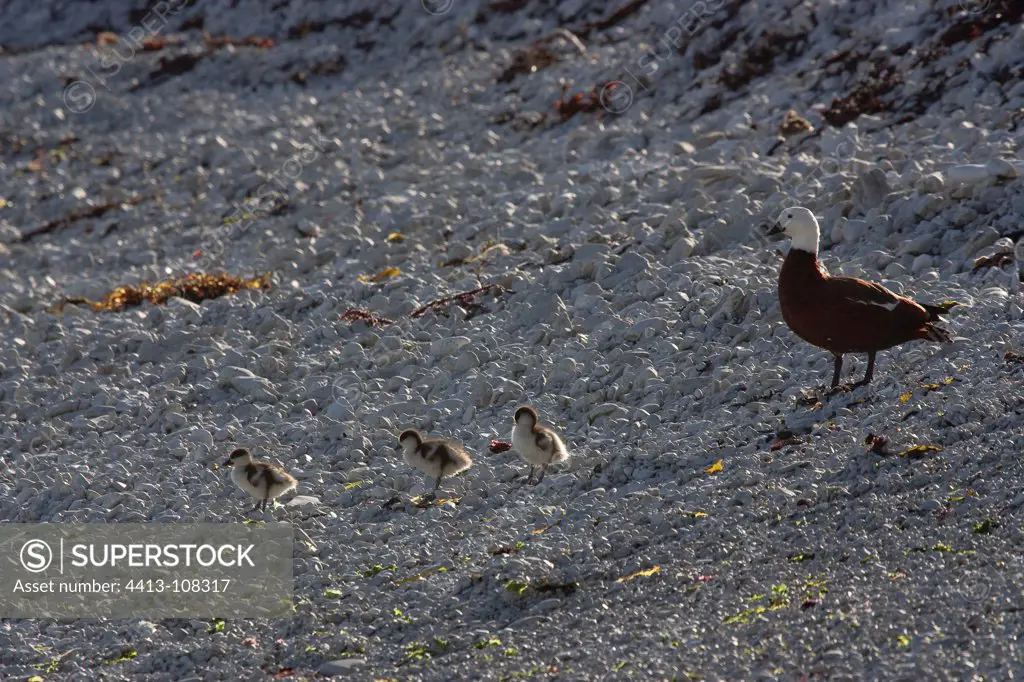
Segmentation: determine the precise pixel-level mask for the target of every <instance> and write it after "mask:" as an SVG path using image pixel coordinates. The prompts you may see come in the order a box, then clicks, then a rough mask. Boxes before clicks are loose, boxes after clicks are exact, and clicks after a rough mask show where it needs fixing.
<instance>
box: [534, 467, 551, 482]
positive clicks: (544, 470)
mask: <svg viewBox="0 0 1024 682" xmlns="http://www.w3.org/2000/svg"><path fill="white" fill-rule="evenodd" d="M547 472H548V465H547V464H542V465H541V466H540V478H538V479H537V482H536V483H534V485H540V482H541V481H543V480H544V474H546V473H547Z"/></svg>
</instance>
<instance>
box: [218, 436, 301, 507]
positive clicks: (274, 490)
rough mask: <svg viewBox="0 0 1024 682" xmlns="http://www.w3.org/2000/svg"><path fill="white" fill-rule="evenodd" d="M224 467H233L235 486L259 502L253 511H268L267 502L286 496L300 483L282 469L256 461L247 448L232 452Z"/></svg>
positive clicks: (232, 474)
mask: <svg viewBox="0 0 1024 682" xmlns="http://www.w3.org/2000/svg"><path fill="white" fill-rule="evenodd" d="M224 466H226V467H231V480H232V481H234V482H235V485H237V486H238V487H239V488H241V489H242V490H244V491H245V492H247V493H249V494H250V495H252V496H253V497H255V498H257V499H258V500H259V502H257V503H256V506H255V507H253V508H252V511H256V510H257V509H262V510H266V508H267V500H272V499H274V498H276V497H280V496H281V495H284V494H285V493H286V492H288V491H289V490H291V489H292V488H294V487H295V486H296V485H298V483H299V482H298V481H296V480H295V477H294V476H292V475H291V474H289V473H288V472H287V471H285V470H284V469H282V468H281V467H279V466H275V465H273V464H271V463H270V462H259V461H256V460H254V459H253V458H252V455H251V454H250V453H249V451H248V450H247V449H246V448H238V449H236V450H235V451H234V452H232V453H231V455H230V456H229V457H228V461H226V462H224Z"/></svg>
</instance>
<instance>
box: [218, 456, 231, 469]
mask: <svg viewBox="0 0 1024 682" xmlns="http://www.w3.org/2000/svg"><path fill="white" fill-rule="evenodd" d="M221 466H225V467H230V466H234V464H232V463H231V458H230V457H229V458H228V461H226V462H224V464H222V465H221Z"/></svg>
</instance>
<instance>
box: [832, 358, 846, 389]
mask: <svg viewBox="0 0 1024 682" xmlns="http://www.w3.org/2000/svg"><path fill="white" fill-rule="evenodd" d="M833 355H835V358H836V364H835V369H834V370H833V371H832V386H831V387H830V388H833V389H834V388H835V387H836V386H838V385H839V375H841V374H842V373H843V354H842V353H833Z"/></svg>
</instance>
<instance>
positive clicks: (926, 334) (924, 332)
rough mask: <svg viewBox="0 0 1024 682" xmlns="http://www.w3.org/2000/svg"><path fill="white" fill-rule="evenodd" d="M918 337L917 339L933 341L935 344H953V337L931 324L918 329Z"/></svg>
mask: <svg viewBox="0 0 1024 682" xmlns="http://www.w3.org/2000/svg"><path fill="white" fill-rule="evenodd" d="M919 333H920V336H918V338H920V339H925V340H927V341H934V342H936V343H953V335H952V334H950V333H949V331H948V330H946V329H943V328H942V327H939V326H937V325H934V324H932V323H931V322H928V323H926V324H925V325H923V326H922V327H921V329H920V332H919Z"/></svg>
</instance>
